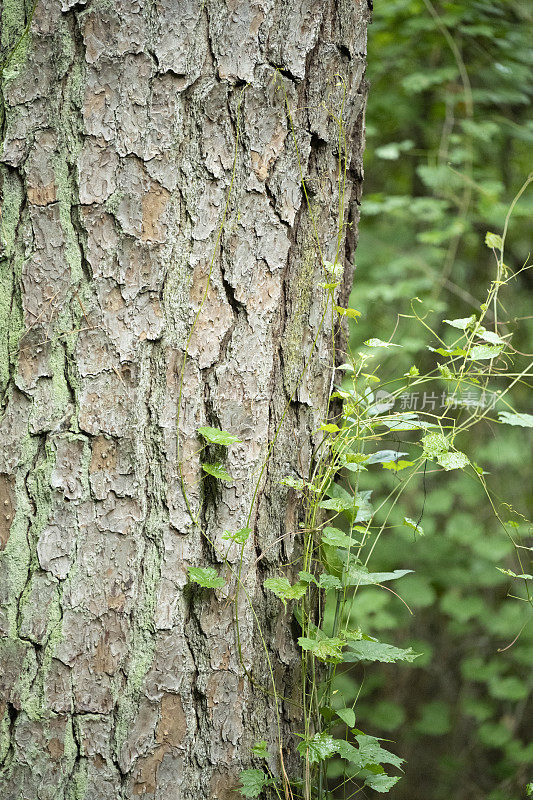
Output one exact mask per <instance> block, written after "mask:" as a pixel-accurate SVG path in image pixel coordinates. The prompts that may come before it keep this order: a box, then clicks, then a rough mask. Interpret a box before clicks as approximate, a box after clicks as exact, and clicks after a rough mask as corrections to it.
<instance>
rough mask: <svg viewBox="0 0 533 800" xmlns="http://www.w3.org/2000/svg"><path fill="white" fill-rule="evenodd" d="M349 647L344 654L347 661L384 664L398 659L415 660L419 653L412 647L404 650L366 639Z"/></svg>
mask: <svg viewBox="0 0 533 800" xmlns="http://www.w3.org/2000/svg"><path fill="white" fill-rule="evenodd" d="M348 647H349V649H348V650H346V652H345V653H344V654H343V660H344V661H345V662H355V661H380V662H382V663H384V664H393V663H394V662H396V661H414V660H415V658H416V657H417V655H418V653H415V652H413V650H412V648H411V647H409V648H408V649H407V650H403V649H402V648H400V647H394V646H393V645H392V644H385V643H384V642H371V641H368V640H365V639H361V641H359V642H354V643H353V644H350V645H349V646H348Z"/></svg>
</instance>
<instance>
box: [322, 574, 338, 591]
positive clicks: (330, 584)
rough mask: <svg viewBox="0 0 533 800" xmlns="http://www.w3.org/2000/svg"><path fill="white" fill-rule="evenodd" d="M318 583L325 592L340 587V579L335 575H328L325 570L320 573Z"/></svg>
mask: <svg viewBox="0 0 533 800" xmlns="http://www.w3.org/2000/svg"><path fill="white" fill-rule="evenodd" d="M318 585H319V586H320V588H321V589H324V590H325V591H326V592H329V590H330V589H342V583H341V582H340V580H339V579H338V578H336V577H335V575H328V573H327V572H323V573H322V574H321V576H320V580H319V582H318Z"/></svg>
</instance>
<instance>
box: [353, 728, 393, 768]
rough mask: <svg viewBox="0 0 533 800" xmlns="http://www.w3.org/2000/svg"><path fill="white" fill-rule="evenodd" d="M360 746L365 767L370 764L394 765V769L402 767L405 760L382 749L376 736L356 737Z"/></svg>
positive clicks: (360, 735) (362, 735) (364, 735)
mask: <svg viewBox="0 0 533 800" xmlns="http://www.w3.org/2000/svg"><path fill="white" fill-rule="evenodd" d="M355 739H356V741H357V744H358V745H359V752H360V754H361V759H362V761H363V763H364V765H365V766H367V765H368V764H392V766H393V767H401V766H402V764H403V763H404V759H403V758H400V757H399V756H397V755H395V754H394V753H391V752H389V751H388V750H385V749H384V748H383V747H381V745H380V743H379V739H377V738H376V737H375V736H367V735H366V734H364V733H361V734H359V735H358V736H356V737H355Z"/></svg>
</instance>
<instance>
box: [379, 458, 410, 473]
mask: <svg viewBox="0 0 533 800" xmlns="http://www.w3.org/2000/svg"><path fill="white" fill-rule="evenodd" d="M414 463H415V462H414V461H403V460H400V461H384V462H383V464H382V467H383V469H390V470H392V472H400V471H401V470H402V469H407V467H412V466H413V464H414Z"/></svg>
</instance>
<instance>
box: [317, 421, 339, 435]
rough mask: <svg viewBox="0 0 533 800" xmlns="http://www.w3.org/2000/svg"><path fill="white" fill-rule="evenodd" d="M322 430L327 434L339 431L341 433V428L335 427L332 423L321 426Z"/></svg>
mask: <svg viewBox="0 0 533 800" xmlns="http://www.w3.org/2000/svg"><path fill="white" fill-rule="evenodd" d="M320 430H321V431H325V433H337V431H340V428H339V426H338V425H334V424H333V423H332V422H327V423H323V424H322V425H321V426H320Z"/></svg>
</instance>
